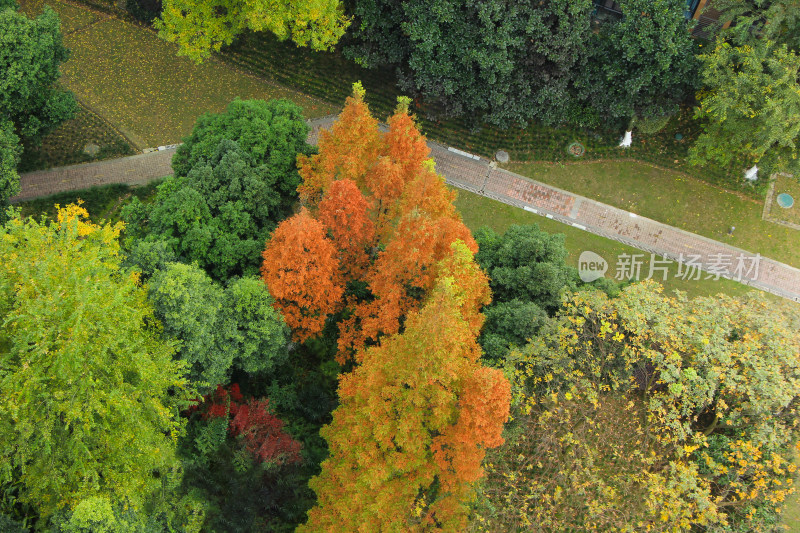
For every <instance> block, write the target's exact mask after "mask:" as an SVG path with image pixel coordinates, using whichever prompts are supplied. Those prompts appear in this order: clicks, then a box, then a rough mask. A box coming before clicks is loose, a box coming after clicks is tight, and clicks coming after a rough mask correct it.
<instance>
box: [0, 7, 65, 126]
mask: <svg viewBox="0 0 800 533" xmlns="http://www.w3.org/2000/svg"><path fill="white" fill-rule="evenodd" d="M68 57H69V51H68V50H67V49H66V48H65V47H64V45H63V44H62V39H61V29H60V23H59V20H58V15H57V14H56V13H55V11H53V10H52V9H49V8H45V10H44V11H43V12H42V14H41V15H39V16H38V17H36V18H35V19H29V18H28V17H26V16H25V15H24V14H22V13H19V12H17V11H16V10H15V9H13V7H12V6H8V7H5V8H2V7H0V79H2V80H3V83H2V87H0V119H3V120H11V121H12V122H13V123H14V127H15V129H16V132H17V134H18V135H19V136H21V137H25V138H29V139H40V138H41V137H42V136H44V135H45V134H47V133H48V132H49V131H51V130H52V129H53V128H54V127H56V126H58V125H59V124H61V122H63V121H64V120H66V119H68V118H71V117H72V115H73V114H74V113H75V111H77V107H78V106H77V104H76V102H75V99H74V98H73V96H72V94H71V93H68V92H65V91H63V90H62V89H60V88H59V87H58V85H57V81H58V78H59V75H60V74H59V71H58V68H59V65H60V64H61V63H63V62H64V61H66V60H67V58H68Z"/></svg>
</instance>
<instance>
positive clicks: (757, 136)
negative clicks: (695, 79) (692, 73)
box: [690, 2, 800, 175]
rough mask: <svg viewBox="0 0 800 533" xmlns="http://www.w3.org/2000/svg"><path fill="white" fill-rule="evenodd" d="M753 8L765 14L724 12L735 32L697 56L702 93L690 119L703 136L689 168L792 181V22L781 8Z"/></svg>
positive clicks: (798, 116)
mask: <svg viewBox="0 0 800 533" xmlns="http://www.w3.org/2000/svg"><path fill="white" fill-rule="evenodd" d="M795 3H796V2H795ZM748 4H749V3H748ZM757 4H760V5H761V7H763V8H766V9H763V11H761V10H757V9H753V10H751V11H748V10H747V9H741V10H739V9H734V6H729V10H728V11H730V13H728V15H729V16H733V14H736V13H740V16H739V17H737V18H735V19H734V20H736V24H737V25H736V26H735V27H733V28H731V29H729V30H726V31H724V32H722V33H721V35H720V36H719V37H718V38H717V41H716V46H715V47H714V48H713V49H712V50H709V51H708V52H707V53H705V54H703V55H701V56H700V60H701V62H702V67H703V68H702V71H701V74H702V80H703V89H702V90H701V91H700V92H699V93H698V95H697V98H698V100H699V106H698V107H697V108H696V109H695V118H697V119H700V121H701V123H702V125H703V134H702V135H700V137H699V138H698V139H697V141H696V142H695V144H694V146H693V147H692V151H691V154H690V155H691V160H692V161H693V162H694V163H695V164H705V163H708V162H713V163H716V164H719V165H732V164H738V165H739V166H740V167H742V168H744V167H749V166H752V165H755V164H758V166H759V167H760V168H761V169H762V173H763V174H765V175H770V174H771V173H773V172H781V171H782V172H789V173H793V174H795V175H800V159H798V155H800V82H798V75H800V56H799V55H798V53H797V52H798V51H799V50H798V47H797V44H798V41H797V35H798V34H800V22H799V21H800V16H798V15H796V14H794V15H792V14H789V13H788V12H787V11H788V9H789V8H788V7H787V6H786V5H784V4H787V2H775V3H772V4H771V5H770V6H769V8H767V6H766V5H764V4H767V2H757ZM740 7H742V8H745V7H748V6H740ZM749 7H750V8H754V7H755V6H749ZM794 7H795V9H797V7H798V6H794ZM751 28H753V30H752V31H750V29H751ZM755 28H760V30H759V31H756V30H755ZM773 39H774V40H773Z"/></svg>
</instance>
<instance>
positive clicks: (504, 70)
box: [348, 0, 592, 126]
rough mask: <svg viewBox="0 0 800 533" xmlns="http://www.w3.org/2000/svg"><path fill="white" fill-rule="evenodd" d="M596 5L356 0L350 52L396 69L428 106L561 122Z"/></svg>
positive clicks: (585, 1)
mask: <svg viewBox="0 0 800 533" xmlns="http://www.w3.org/2000/svg"><path fill="white" fill-rule="evenodd" d="M591 9H592V3H591V1H589V0H581V1H579V2H574V1H566V0H555V1H550V2H533V1H525V2H514V3H511V4H509V3H506V2H496V1H473V2H468V3H467V4H466V5H464V4H463V3H462V2H454V1H452V0H436V1H422V2H402V3H401V2H396V1H393V0H380V1H362V2H356V3H355V8H354V11H355V14H356V16H357V17H358V18H359V19H360V21H361V24H360V26H359V27H358V28H356V29H355V30H354V32H353V33H354V36H355V37H356V39H357V40H358V44H357V45H355V46H351V47H350V48H349V50H348V53H349V54H350V55H351V56H352V57H354V59H355V60H356V61H357V62H359V63H360V64H363V65H366V66H370V67H372V66H378V65H382V64H392V65H396V66H397V67H398V68H399V71H400V73H401V75H400V78H399V80H400V87H401V88H402V89H403V90H404V91H407V92H410V93H412V94H421V95H422V96H423V97H424V98H425V100H426V102H427V103H429V104H430V105H431V106H432V109H431V110H432V111H435V110H437V109H438V110H443V111H444V113H445V114H446V115H449V116H460V115H465V114H471V115H476V116H485V117H486V118H487V119H488V120H489V121H490V122H493V123H495V124H499V125H503V126H507V125H510V124H512V123H524V122H526V121H528V120H531V119H533V118H537V119H540V120H543V121H545V122H547V123H558V122H561V121H563V120H564V118H565V117H566V116H567V115H568V114H569V111H568V109H569V108H570V107H571V106H572V101H571V100H572V99H571V96H570V88H571V87H570V85H571V83H572V81H573V79H574V77H575V75H576V74H577V72H578V71H579V70H580V69H581V67H582V65H583V62H584V60H585V53H584V52H585V43H586V41H587V39H588V35H589V27H590V26H589V14H590V12H591Z"/></svg>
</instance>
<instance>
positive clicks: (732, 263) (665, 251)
mask: <svg viewBox="0 0 800 533" xmlns="http://www.w3.org/2000/svg"><path fill="white" fill-rule="evenodd" d="M334 122H335V116H329V117H323V118H320V119H315V120H313V121H310V122H309V124H310V125H311V131H310V133H309V136H308V141H309V143H311V144H316V142H317V139H318V137H319V132H320V130H322V129H327V128H329V127H330V126H331V125H332V124H333V123H334ZM428 144H429V146H430V147H431V156H432V157H433V160H434V161H435V162H436V170H437V171H438V172H439V173H440V174H442V175H443V176H444V177H445V179H446V180H447V182H448V183H449V184H451V185H453V186H455V187H459V188H461V189H465V190H468V191H471V192H474V193H477V194H481V195H484V196H487V197H489V198H493V199H495V200H499V201H501V202H504V203H507V204H510V205H514V206H517V207H520V208H522V209H525V210H527V211H531V212H533V213H537V214H539V215H542V216H545V217H547V218H551V219H554V220H558V221H560V222H563V223H565V224H569V225H571V226H573V227H576V228H579V229H582V230H585V231H589V232H591V233H594V234H596V235H600V236H603V237H607V238H610V239H614V240H616V241H619V242H621V243H624V244H627V245H629V246H632V247H634V248H637V249H639V250H643V251H644V252H647V253H648V254H656V255H657V256H659V257H663V258H665V259H670V260H673V261H676V262H678V263H680V271H679V272H681V273H682V274H683V275H684V276H685V277H686V279H698V278H700V277H703V278H706V277H716V276H721V277H726V278H730V279H734V280H736V281H740V282H742V283H745V284H747V285H751V286H753V287H757V288H759V289H762V290H765V291H768V292H771V293H773V294H777V295H779V296H783V297H784V298H788V299H791V300H794V301H798V302H800V269H797V268H794V267H792V266H789V265H786V264H784V263H780V262H778V261H774V260H772V259H768V258H765V257H761V256H759V255H758V254H752V253H750V252H747V251H745V250H741V249H739V248H735V247H733V246H729V245H727V244H724V243H721V242H719V241H715V240H713V239H708V238H706V237H702V236H700V235H695V234H693V233H689V232H687V231H684V230H681V229H678V228H674V227H672V226H668V225H666V224H662V223H660V222H656V221H654V220H650V219H648V218H644V217H641V216H638V215H636V214H635V213H630V212H628V211H623V210H621V209H617V208H615V207H611V206H609V205H606V204H602V203H600V202H596V201H594V200H591V199H589V198H584V197H582V196H578V195H576V194H572V193H570V192H567V191H563V190H560V189H557V188H555V187H551V186H550V185H545V184H543V183H539V182H536V181H534V180H531V179H528V178H525V177H523V176H520V175H518V174H514V173H512V172H509V171H507V170H503V169H500V168H496V167H495V165H494V164H491V163H490V162H489V161H487V160H486V159H484V158H480V157H477V156H471V157H470V156H468V155H465V153H464V152H461V151H458V150H454V149H452V148H449V147H447V146H444V145H441V144H439V143H436V142H429V143H428ZM174 151H175V150H174V149H167V150H163V151H158V152H152V153H148V154H141V155H135V156H132V157H124V158H120V159H113V160H110V161H101V162H97V163H88V164H83V165H74V166H69V167H61V168H56V169H51V170H46V171H40V172H31V173H28V174H23V175H22V176H21V180H20V181H21V186H22V191H21V192H20V194H19V195H18V196H17V197H15V198H13V199H12V201H21V200H26V199H30V198H36V197H40V196H48V195H50V194H54V193H56V192H61V191H67V190H77V189H84V188H87V187H91V186H93V185H102V184H107V183H128V184H140V183H146V182H148V181H151V180H153V179H156V178H160V177H163V176H167V175H169V174H171V173H172V170H171V168H170V160H171V159H172V154H173V153H174ZM605 259H607V260H608V259H609V258H605ZM641 259H642V258H637V257H635V256H631V257H626V258H622V261H621V262H620V260H619V258H617V260H618V263H617V265H615V266H617V267H620V266H622V267H623V268H626V269H628V270H627V271H628V272H630V273H633V272H635V269H636V267H637V261H638V262H639V263H640V264H639V267H640V268H641ZM657 263H658V261H655V262H651V265H652V264H656V265H657ZM654 270H656V272H655V274H656V276H655V278H656V279H658V275H659V274H662V272H660V271H658V269H657V268H656V269H654ZM647 274H648V272H644V271H641V275H642V276H645V277H646V276H647Z"/></svg>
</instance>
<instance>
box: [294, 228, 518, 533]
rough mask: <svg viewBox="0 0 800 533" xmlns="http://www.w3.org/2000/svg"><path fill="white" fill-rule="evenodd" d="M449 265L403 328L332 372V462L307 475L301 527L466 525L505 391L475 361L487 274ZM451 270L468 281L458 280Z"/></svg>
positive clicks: (504, 410) (495, 437)
mask: <svg viewBox="0 0 800 533" xmlns="http://www.w3.org/2000/svg"><path fill="white" fill-rule="evenodd" d="M454 248H455V251H456V254H458V258H459V259H460V260H461V263H462V265H457V266H460V267H463V266H465V265H463V263H464V262H467V263H471V262H472V257H471V254H470V252H469V251H468V250H467V249H466V247H464V246H463V244H460V243H457V244H456V245H454ZM473 265H474V263H473ZM444 268H445V269H447V266H445V267H444ZM448 270H450V271H449V272H446V273H443V275H442V276H440V277H439V278H438V281H437V284H436V287H435V288H434V290H433V291H432V294H431V295H430V297H429V298H428V300H427V302H426V304H425V305H424V306H423V307H422V309H420V310H419V311H418V312H412V313H411V314H409V316H408V319H407V324H406V328H405V330H404V332H403V333H401V334H397V335H393V336H391V337H388V338H385V339H384V340H383V341H382V342H381V343H380V345H377V346H372V347H370V348H367V349H366V350H364V351H363V352H361V353H360V354H359V357H358V359H359V360H360V361H361V364H360V365H359V366H358V367H357V368H356V370H355V371H353V372H351V373H349V374H346V375H344V376H343V377H342V378H341V381H340V384H339V396H340V402H341V403H340V406H339V407H338V408H337V409H336V410H335V411H334V413H333V422H332V423H331V424H330V425H329V426H326V427H325V428H323V430H322V434H323V436H324V437H325V439H326V440H327V441H328V444H329V446H330V452H331V453H330V458H329V459H327V460H326V461H324V462H323V463H322V473H321V474H320V475H319V476H317V477H316V478H314V479H313V480H312V481H311V487H312V488H313V489H314V491H315V492H316V493H317V497H318V501H317V506H316V507H314V508H313V509H312V510H311V511H310V512H309V522H308V523H307V524H306V525H305V526H304V527H301V528H300V529H299V531H365V532H367V531H370V532H371V531H431V530H442V531H463V529H464V528H465V527H466V523H467V516H468V509H467V506H466V502H468V501H469V500H470V499H471V496H472V494H473V485H474V482H475V481H477V480H478V479H479V478H480V477H481V475H482V469H481V461H482V459H483V455H484V451H485V449H486V448H488V447H494V446H498V445H499V444H501V443H502V442H503V440H502V438H501V436H500V434H501V431H502V427H503V422H504V421H505V419H506V417H507V415H508V405H509V395H510V387H509V384H508V381H507V380H506V379H505V377H504V376H503V374H502V372H501V371H499V370H496V369H490V368H486V367H482V366H481V365H480V362H479V359H480V348H479V346H478V344H477V341H476V338H477V334H478V330H479V329H480V325H481V324H480V323H481V321H480V320H476V319H475V318H476V317H477V316H479V314H478V309H479V306H480V305H481V304H483V303H486V301H487V298H485V297H486V296H488V291H487V290H486V278H485V275H484V274H483V273H482V272H481V271H480V269H478V268H477V267H473V268H469V266H468V265H467V268H460V269H458V270H460V272H457V269H455V268H453V269H448ZM458 274H462V275H463V274H467V275H468V276H471V277H472V279H471V280H470V279H467V280H466V283H465V284H463V285H462V283H461V282H462V279H461V276H459V275H458ZM481 285H482V286H483V288H484V290H483V295H484V298H483V299H480V300H476V299H475V294H474V293H473V292H472V289H473V288H474V287H476V286H481ZM470 315H472V316H470Z"/></svg>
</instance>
